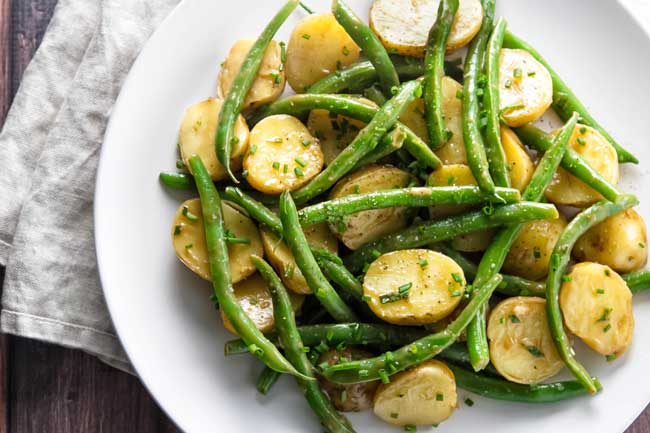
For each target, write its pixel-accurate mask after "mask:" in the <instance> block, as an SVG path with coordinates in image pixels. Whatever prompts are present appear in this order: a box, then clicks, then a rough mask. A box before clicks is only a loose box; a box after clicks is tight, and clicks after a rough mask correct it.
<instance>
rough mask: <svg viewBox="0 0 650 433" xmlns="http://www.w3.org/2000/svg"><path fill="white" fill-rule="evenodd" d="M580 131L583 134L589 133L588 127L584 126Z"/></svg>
mask: <svg viewBox="0 0 650 433" xmlns="http://www.w3.org/2000/svg"><path fill="white" fill-rule="evenodd" d="M579 131H580V133H581V134H584V133H585V132H587V127H586V126H583V127H581V128H580V129H579Z"/></svg>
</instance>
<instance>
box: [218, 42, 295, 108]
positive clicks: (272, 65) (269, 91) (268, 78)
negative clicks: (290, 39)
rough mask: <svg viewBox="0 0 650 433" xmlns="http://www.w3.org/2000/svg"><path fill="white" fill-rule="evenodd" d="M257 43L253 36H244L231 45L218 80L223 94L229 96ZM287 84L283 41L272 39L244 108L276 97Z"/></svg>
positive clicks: (259, 104) (267, 101)
mask: <svg viewBox="0 0 650 433" xmlns="http://www.w3.org/2000/svg"><path fill="white" fill-rule="evenodd" d="M254 43H255V41H254V40H253V39H240V40H238V41H237V42H235V44H234V45H233V46H232V48H230V52H229V53H228V57H226V60H224V62H223V63H222V64H221V71H220V72H219V78H218V83H217V92H218V94H219V96H220V97H221V98H225V97H226V95H227V94H228V90H230V86H231V85H232V82H233V81H234V79H235V77H236V76H237V74H238V73H239V69H240V68H241V65H242V63H243V62H244V59H245V58H246V55H247V54H248V52H249V51H250V49H251V47H252V46H253V44H254ZM285 84H286V78H285V75H284V67H283V65H282V58H281V50H280V45H279V44H278V43H277V42H275V41H271V43H270V44H269V46H268V48H267V49H266V52H265V53H264V58H263V59H262V64H261V65H260V68H259V70H258V71H257V77H256V78H255V81H253V85H252V86H251V88H250V90H249V91H248V95H246V99H245V100H244V106H243V108H244V109H247V108H255V107H259V106H261V105H264V104H268V103H270V102H273V101H275V100H276V99H278V98H279V97H280V95H281V94H282V92H283V91H284V86H285Z"/></svg>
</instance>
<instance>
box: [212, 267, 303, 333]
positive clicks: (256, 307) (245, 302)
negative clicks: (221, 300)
mask: <svg viewBox="0 0 650 433" xmlns="http://www.w3.org/2000/svg"><path fill="white" fill-rule="evenodd" d="M233 290H234V291H235V297H236V298H237V303H238V304H239V305H240V306H241V307H242V308H243V309H244V312H245V313H246V315H247V316H248V317H249V318H250V319H251V320H252V321H253V323H255V326H257V329H259V330H260V331H262V332H271V331H273V327H274V326H275V319H274V318H273V300H272V299H271V292H270V290H269V286H268V285H267V284H266V281H264V278H262V277H261V276H260V274H257V273H255V274H253V275H252V276H250V277H248V278H246V279H245V280H243V281H240V282H239V283H237V284H235V285H234V287H233ZM289 298H290V300H291V306H292V307H293V311H298V310H300V307H301V306H302V303H303V301H304V300H305V297H304V296H302V295H298V294H295V293H293V292H289ZM219 313H220V314H221V320H223V326H224V327H225V328H226V329H227V330H228V332H230V333H232V334H235V335H237V332H236V331H235V329H234V328H233V327H232V323H230V320H229V319H228V317H226V314H225V313H224V312H223V310H219Z"/></svg>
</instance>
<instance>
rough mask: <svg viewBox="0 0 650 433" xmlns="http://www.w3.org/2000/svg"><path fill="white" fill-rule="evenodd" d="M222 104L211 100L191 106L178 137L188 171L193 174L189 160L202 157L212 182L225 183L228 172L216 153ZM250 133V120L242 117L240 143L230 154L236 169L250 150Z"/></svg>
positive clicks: (237, 125) (238, 131) (238, 130)
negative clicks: (215, 140)
mask: <svg viewBox="0 0 650 433" xmlns="http://www.w3.org/2000/svg"><path fill="white" fill-rule="evenodd" d="M222 104H223V101H222V100H221V99H215V98H208V99H206V100H205V101H202V102H199V103H198V104H195V105H192V106H191V107H189V108H188V109H187V110H186V111H185V117H184V118H183V122H182V123H181V128H180V132H179V134H178V148H179V150H180V152H181V158H182V159H183V163H184V164H185V166H186V167H187V169H188V170H190V172H191V171H192V169H191V168H190V163H189V160H190V158H191V157H192V156H194V155H198V156H200V157H201V160H202V161H203V164H204V165H205V168H206V169H207V170H208V173H210V177H211V178H212V180H222V179H225V178H226V177H228V174H227V173H226V169H225V168H223V165H221V163H220V162H219V160H217V153H216V152H215V150H214V138H215V135H216V133H217V120H218V119H219V112H220V111H221V105H222ZM248 134H249V131H248V125H246V120H244V117H243V116H241V115H240V116H239V117H238V118H237V122H236V123H235V137H237V140H236V143H235V144H234V145H233V147H232V152H231V153H230V166H231V167H232V168H233V170H239V169H240V168H241V161H242V156H243V155H244V153H245V152H246V149H247V148H248Z"/></svg>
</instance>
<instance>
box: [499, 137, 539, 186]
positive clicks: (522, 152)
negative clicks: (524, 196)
mask: <svg viewBox="0 0 650 433" xmlns="http://www.w3.org/2000/svg"><path fill="white" fill-rule="evenodd" d="M501 144H502V146H503V152H504V153H505V155H506V160H507V161H508V174H509V176H510V185H511V186H512V187H513V188H515V189H518V190H519V191H520V192H523V191H524V189H526V187H527V186H528V183H529V182H530V179H531V178H532V177H533V173H535V164H533V161H532V160H531V159H530V155H528V152H526V148H525V147H524V145H523V144H522V142H521V140H519V137H517V134H515V133H514V132H513V131H512V129H510V128H508V127H507V126H501Z"/></svg>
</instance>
